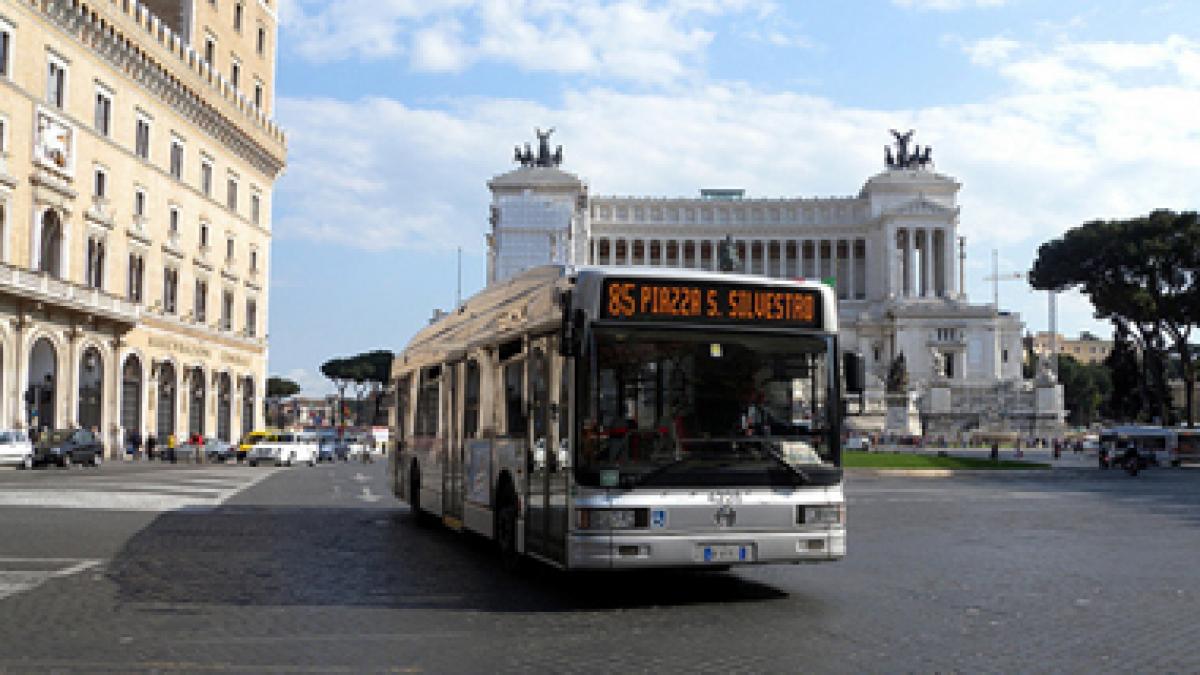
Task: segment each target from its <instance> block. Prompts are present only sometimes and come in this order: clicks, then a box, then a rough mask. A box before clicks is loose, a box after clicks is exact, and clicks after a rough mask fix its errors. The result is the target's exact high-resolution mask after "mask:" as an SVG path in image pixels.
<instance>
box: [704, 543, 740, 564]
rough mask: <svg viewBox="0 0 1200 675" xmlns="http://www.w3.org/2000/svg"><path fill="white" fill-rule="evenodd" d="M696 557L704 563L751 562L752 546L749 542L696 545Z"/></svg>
mask: <svg viewBox="0 0 1200 675" xmlns="http://www.w3.org/2000/svg"><path fill="white" fill-rule="evenodd" d="M696 558H697V559H699V561H700V562H706V563H729V562H751V561H753V560H754V547H752V546H750V545H749V544H716V545H712V546H697V547H696Z"/></svg>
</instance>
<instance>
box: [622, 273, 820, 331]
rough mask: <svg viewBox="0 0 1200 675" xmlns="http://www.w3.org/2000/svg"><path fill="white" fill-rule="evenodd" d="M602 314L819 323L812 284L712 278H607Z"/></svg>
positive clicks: (778, 323) (705, 320)
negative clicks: (773, 284)
mask: <svg viewBox="0 0 1200 675" xmlns="http://www.w3.org/2000/svg"><path fill="white" fill-rule="evenodd" d="M601 315H602V316H603V318H606V319H618V320H621V321H666V322H671V321H680V322H698V323H721V324H761V325H765V326H792V327H802V328H818V327H820V325H821V297H820V294H819V293H818V292H817V291H816V290H813V289H808V288H779V287H774V288H773V287H770V286H759V285H755V284H736V283H724V282H713V281H662V280H657V279H606V280H605V282H604V298H603V307H601Z"/></svg>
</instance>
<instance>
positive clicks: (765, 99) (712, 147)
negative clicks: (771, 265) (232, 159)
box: [270, 0, 1200, 393]
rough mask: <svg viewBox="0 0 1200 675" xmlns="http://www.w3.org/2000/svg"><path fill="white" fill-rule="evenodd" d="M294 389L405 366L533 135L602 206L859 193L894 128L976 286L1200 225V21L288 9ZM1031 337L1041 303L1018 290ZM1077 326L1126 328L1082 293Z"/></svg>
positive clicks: (287, 199)
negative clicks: (1049, 250) (1077, 232)
mask: <svg viewBox="0 0 1200 675" xmlns="http://www.w3.org/2000/svg"><path fill="white" fill-rule="evenodd" d="M280 12H281V33H280V40H279V48H280V53H279V70H278V76H279V79H278V90H277V96H278V117H279V119H280V121H281V122H282V124H283V125H284V126H285V127H286V128H287V129H288V131H289V143H290V157H289V167H288V170H287V173H286V175H285V176H284V177H283V178H282V179H281V180H280V182H279V183H278V185H277V191H276V194H275V213H274V222H275V241H274V245H273V248H274V250H273V258H272V260H273V266H272V284H273V287H272V295H271V309H270V321H271V326H270V338H271V360H270V370H271V373H272V374H279V375H286V376H290V377H293V378H295V379H297V380H298V381H300V382H301V384H302V385H304V386H305V389H306V391H307V392H309V393H321V392H324V391H326V390H327V389H328V385H327V384H326V383H325V382H324V381H323V380H322V378H321V377H320V375H319V372H318V368H319V366H320V364H321V363H322V362H323V361H324V360H325V359H327V358H329V357H331V356H338V355H346V354H351V353H355V352H358V351H364V350H369V349H376V348H388V349H393V350H397V351H398V350H399V349H401V348H402V347H403V345H404V344H405V342H406V341H407V340H408V338H409V337H410V336H411V335H412V334H413V332H415V331H416V330H417V329H418V328H419V327H420V326H421V325H423V323H424V322H425V320H426V319H427V318H428V317H429V315H430V313H431V312H432V310H433V308H434V307H447V306H449V305H451V304H452V303H453V300H454V291H455V259H456V250H457V248H458V247H462V249H463V255H462V261H463V286H464V290H465V292H466V293H468V294H469V293H470V292H472V291H474V290H477V289H478V288H479V287H480V286H481V285H482V283H483V275H484V261H483V255H482V254H483V245H484V244H483V241H484V240H483V236H484V233H485V230H486V226H487V222H486V216H487V203H488V199H489V195H488V191H487V187H486V185H485V183H486V181H487V180H488V179H489V178H491V177H492V176H494V175H496V174H499V173H502V172H504V171H506V170H508V169H509V168H510V166H511V164H510V160H511V153H512V146H513V145H514V144H517V143H519V142H524V141H526V140H532V129H533V127H535V126H541V127H548V126H554V127H556V128H557V133H556V136H555V141H556V142H559V143H562V144H563V145H564V154H565V161H564V168H565V169H567V170H570V171H572V172H574V173H576V174H578V175H580V176H581V177H582V178H584V179H585V180H587V181H588V182H589V184H590V186H591V190H592V192H593V194H644V195H693V194H696V192H697V190H698V189H699V188H700V187H702V186H712V185H720V186H738V187H743V188H745V189H746V190H747V192H748V194H750V195H755V196H831V195H851V194H855V193H857V192H858V190H859V188H860V187H861V185H862V183H863V182H864V181H865V180H866V179H867V178H868V177H870V176H871V175H872V174H874V173H876V172H877V171H879V170H880V168H881V167H880V163H881V152H882V150H881V147H882V146H883V144H884V143H886V142H887V141H888V134H887V129H888V128H890V127H896V128H901V127H906V128H915V129H917V137H916V140H917V141H918V142H920V143H922V144H925V143H930V144H932V145H933V146H934V157H935V159H936V160H937V170H938V171H939V172H942V173H945V174H948V175H951V176H954V177H955V178H957V179H958V180H960V181H961V182H962V184H963V188H962V191H961V193H960V202H961V204H962V223H961V233H962V234H965V235H966V236H967V240H968V266H967V290H968V292H969V294H970V296H971V298H972V299H973V300H975V301H978V302H988V301H990V298H991V288H990V285H989V284H988V283H987V282H985V281H983V277H985V276H986V275H988V274H989V273H990V266H991V250H992V249H993V248H996V249H999V251H1000V267H1001V269H1002V271H1019V270H1025V269H1028V267H1029V265H1030V264H1031V262H1032V260H1033V257H1034V255H1035V252H1036V249H1037V246H1038V245H1039V244H1040V243H1042V242H1043V241H1045V240H1047V239H1049V238H1052V237H1053V236H1055V235H1057V234H1058V233H1061V232H1062V231H1064V230H1065V229H1067V228H1069V227H1072V226H1074V225H1077V224H1079V223H1081V222H1083V221H1085V220H1089V219H1092V218H1119V217H1128V216H1132V215H1136V214H1141V213H1145V212H1148V211H1150V210H1151V209H1154V208H1159V207H1166V208H1175V209H1195V208H1197V204H1196V187H1195V186H1196V184H1197V180H1196V179H1197V176H1198V175H1200V125H1198V124H1197V122H1196V120H1198V119H1200V114H1198V113H1197V112H1196V111H1197V110H1200V36H1198V35H1197V27H1198V26H1200V3H1194V2H1183V1H1178V2H1169V1H1164V2H1160V1H1155V0H1146V1H1143V2H1135V1H1132V0H1130V1H1126V0H1112V1H1108V2H1096V1H1092V2H1071V1H1062V0H1056V1H1054V2H1048V1H1038V2H1034V1H1033V0H874V1H862V2H818V1H815V0H812V1H796V2H779V1H775V2H772V1H769V0H764V1H759V0H661V1H651V0H644V1H643V0H625V1H621V2H604V3H601V2H587V1H584V0H494V1H483V0H444V1H440V2H439V1H435V0H372V1H370V2H368V1H366V0H334V1H332V2H320V1H317V0H284V1H283V2H282V4H281V7H280ZM1001 305H1003V306H1005V307H1006V308H1009V309H1013V310H1015V311H1019V312H1021V313H1022V315H1023V316H1024V317H1025V319H1026V321H1027V323H1028V327H1029V328H1030V329H1032V330H1041V329H1045V327H1046V325H1047V316H1046V314H1047V312H1046V300H1045V297H1044V295H1043V294H1038V293H1034V292H1032V291H1030V290H1029V289H1028V287H1026V286H1025V285H1024V284H1023V283H1020V282H1009V283H1006V284H1004V285H1003V287H1002V288H1001ZM1059 317H1060V318H1059V323H1060V327H1061V329H1062V330H1063V331H1064V332H1068V333H1075V332H1078V331H1079V330H1093V331H1099V332H1107V327H1106V326H1104V325H1103V324H1099V323H1096V322H1095V321H1093V320H1092V319H1091V312H1090V308H1089V306H1088V305H1087V303H1086V301H1085V300H1083V299H1082V298H1079V297H1071V296H1068V297H1064V298H1063V299H1062V301H1061V302H1060V315H1059Z"/></svg>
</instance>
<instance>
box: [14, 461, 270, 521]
mask: <svg viewBox="0 0 1200 675" xmlns="http://www.w3.org/2000/svg"><path fill="white" fill-rule="evenodd" d="M276 471H279V469H275V468H264V469H257V470H254V471H251V472H237V471H219V470H218V471H203V472H202V471H195V470H184V471H177V472H172V471H170V470H163V471H156V472H154V473H153V474H150V475H147V474H138V475H129V476H88V477H86V479H84V478H82V477H81V479H79V480H76V481H73V482H72V484H71V486H70V489H63V488H64V486H62V485H54V486H53V487H50V486H48V485H40V484H32V485H20V484H16V485H14V484H7V485H0V507H5V506H7V507H22V508H65V509H90V510H102V511H148V512H160V511H173V510H176V509H184V508H188V509H193V508H214V507H216V506H219V505H221V504H223V503H224V502H225V501H226V500H228V499H230V498H231V497H233V496H234V495H236V494H237V493H239V492H242V491H243V490H246V489H248V488H250V487H252V486H254V485H256V484H257V483H259V482H260V481H262V480H264V479H266V478H267V477H269V476H271V475H273V474H274V473H275V472H276ZM196 474H201V475H196Z"/></svg>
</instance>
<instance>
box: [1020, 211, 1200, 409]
mask: <svg viewBox="0 0 1200 675" xmlns="http://www.w3.org/2000/svg"><path fill="white" fill-rule="evenodd" d="M1197 241H1200V219H1198V218H1197V215H1196V214H1195V213H1192V212H1189V213H1175V212H1172V211H1165V210H1163V211H1155V212H1153V213H1151V214H1150V215H1148V216H1145V217H1142V218H1133V219H1130V220H1112V221H1100V220H1097V221H1092V222H1088V223H1084V224H1083V225H1080V226H1078V227H1075V228H1072V229H1071V230H1068V231H1067V232H1066V233H1065V234H1064V235H1063V236H1062V237H1060V238H1058V239H1055V240H1053V241H1050V242H1047V243H1045V244H1043V245H1042V246H1041V247H1040V248H1039V249H1038V255H1037V259H1036V260H1035V261H1034V265H1033V269H1032V270H1031V271H1030V277H1029V278H1030V283H1031V284H1032V285H1033V287H1034V288H1038V289H1042V290H1064V289H1068V288H1077V289H1079V290H1080V291H1082V292H1083V293H1084V294H1085V295H1087V296H1088V298H1089V299H1090V300H1091V302H1092V306H1093V307H1094V308H1095V310H1096V316H1097V318H1103V319H1108V320H1109V321H1111V322H1112V323H1113V326H1114V328H1115V329H1116V332H1119V333H1122V334H1124V335H1128V336H1129V338H1130V339H1131V340H1132V342H1133V343H1134V345H1135V347H1136V350H1137V351H1138V352H1140V354H1141V359H1140V362H1141V374H1142V376H1143V377H1144V378H1145V379H1146V382H1145V383H1144V384H1143V388H1142V391H1143V392H1144V396H1143V399H1144V403H1145V405H1144V406H1143V409H1142V410H1141V412H1142V413H1143V414H1150V415H1152V416H1155V417H1158V418H1159V419H1161V420H1162V421H1163V422H1167V421H1168V420H1169V415H1168V412H1169V395H1168V391H1167V363H1168V361H1169V358H1168V357H1169V352H1170V351H1171V350H1172V349H1173V350H1174V352H1175V353H1176V355H1177V356H1178V358H1179V361H1180V367H1181V370H1182V372H1183V379H1184V382H1185V384H1186V390H1187V394H1188V396H1187V412H1188V424H1189V425H1191V424H1192V423H1193V422H1194V420H1193V419H1192V418H1191V411H1192V400H1191V397H1192V389H1193V383H1194V382H1195V378H1196V372H1195V371H1196V367H1195V355H1194V353H1193V351H1192V348H1191V345H1190V343H1189V339H1190V337H1191V332H1192V327H1193V326H1194V325H1195V324H1196V322H1197V319H1198V318H1200V250H1198V247H1197V246H1196V242H1197Z"/></svg>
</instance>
